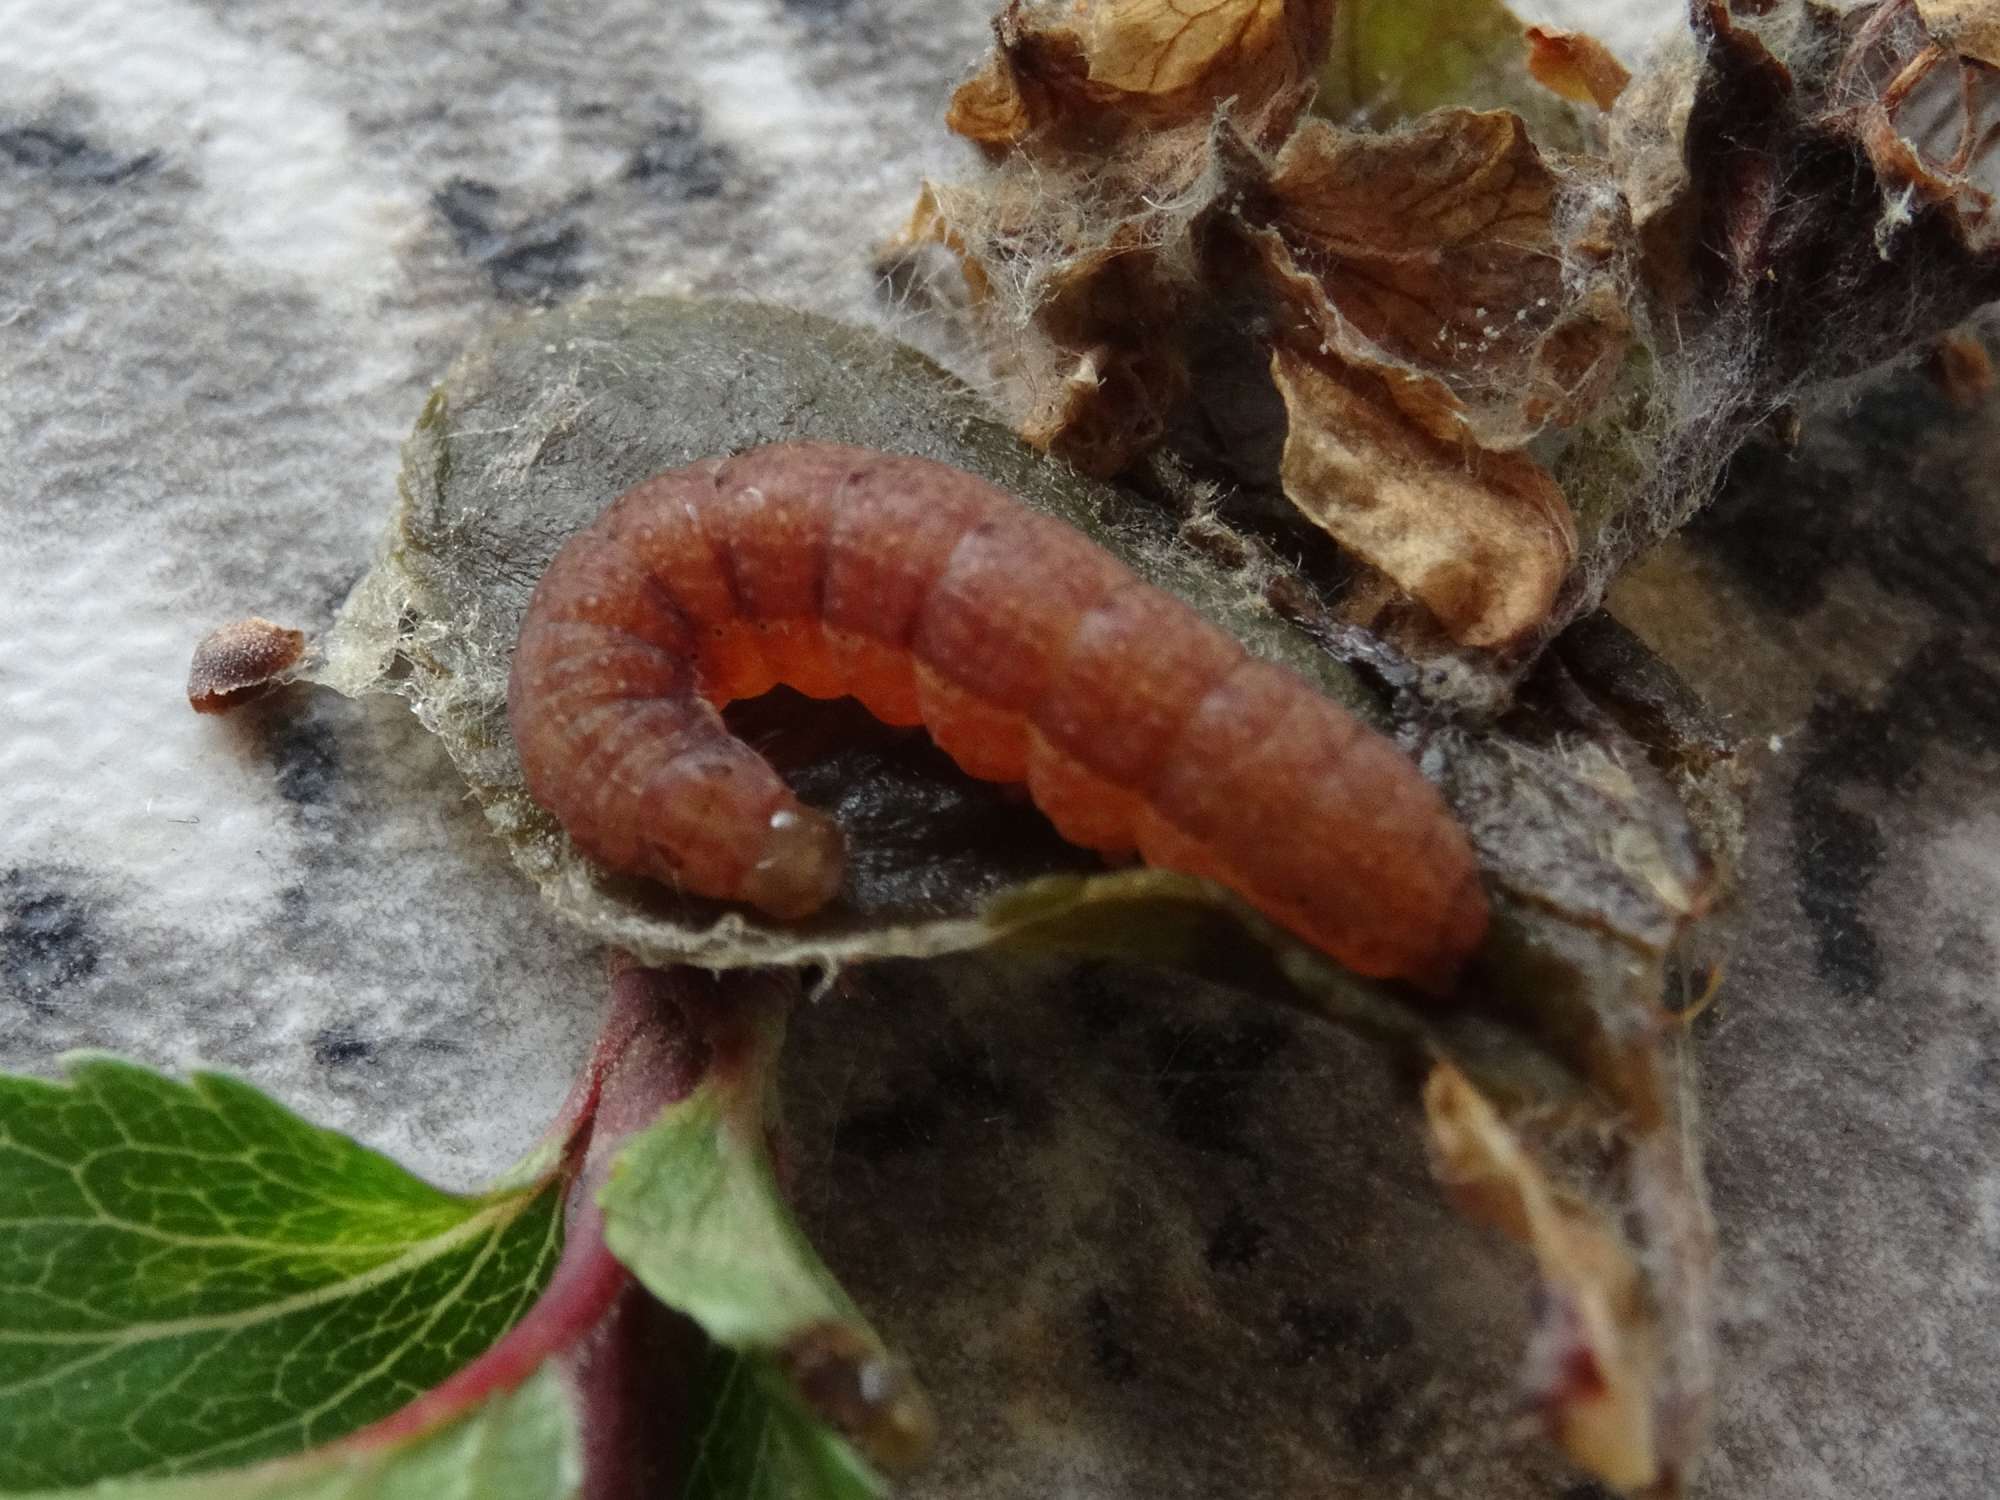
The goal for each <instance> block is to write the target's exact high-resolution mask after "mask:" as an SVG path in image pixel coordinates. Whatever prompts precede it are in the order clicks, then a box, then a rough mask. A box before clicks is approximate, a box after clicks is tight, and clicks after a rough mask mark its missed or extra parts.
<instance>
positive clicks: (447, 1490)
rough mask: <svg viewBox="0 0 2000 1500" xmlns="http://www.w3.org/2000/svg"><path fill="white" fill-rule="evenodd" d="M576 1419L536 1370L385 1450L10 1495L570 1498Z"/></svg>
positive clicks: (172, 1499) (58, 1499)
mask: <svg viewBox="0 0 2000 1500" xmlns="http://www.w3.org/2000/svg"><path fill="white" fill-rule="evenodd" d="M576 1426H577V1424H576V1416H575V1413H574V1412H573V1411H572V1410H571V1408H570V1403H569V1398H568V1396H567V1395H566V1394H565V1393H564V1391H563V1385H562V1380H561V1378H560V1377H559V1376H558V1375H556V1373H555V1372H554V1371H553V1370H550V1369H547V1368H544V1369H541V1370H538V1371H537V1372H536V1373H535V1374H534V1375H532V1376H530V1377H529V1378H528V1380H527V1381H526V1382H525V1383H524V1384H523V1385H521V1386H520V1388H519V1389H517V1390H513V1391H509V1392H507V1393H505V1394H504V1395H499V1396H495V1397H493V1398H492V1399H490V1400H488V1401H487V1402H486V1403H485V1404H484V1405H482V1406H479V1407H477V1408H475V1409H474V1410H473V1411H472V1412H470V1413H468V1414H467V1415H466V1416H463V1417H461V1418H459V1419H458V1420H457V1421H454V1422H451V1423H449V1424H447V1425H446V1426H444V1427H441V1428H438V1429H437V1430H436V1431H433V1432H427V1433H424V1434H422V1435H421V1436H418V1437H413V1438H410V1439H409V1440H407V1441H405V1442H402V1443H398V1444H395V1445H394V1446H391V1447H384V1448H370V1449H363V1450H350V1449H346V1448H341V1447H334V1448H329V1449H325V1450H322V1451H321V1452H318V1453H309V1454H304V1455H302V1456H300V1457H297V1458H291V1459H282V1460H279V1461H278V1462H276V1463H269V1464H262V1465H259V1466H257V1467H255V1468H250V1469H240V1470H237V1471H236V1472H234V1473H230V1474H197V1475H191V1476H188V1477H186V1478H182V1479H107V1480H105V1481H104V1482H102V1483H101V1484H95V1485H91V1486H89V1487H88V1488H86V1489H82V1490H60V1491H58V1490H49V1491H44V1492H42V1493H40V1494H35V1495H26V1496H21V1497H19V1500H572V1497H573V1496H575V1495H576V1493H577V1491H578V1488H579V1486H580V1485H581V1483H582V1474H583V1461H582V1457H581V1455H580V1453H579V1451H578V1449H579V1444H578V1442H577V1433H576Z"/></svg>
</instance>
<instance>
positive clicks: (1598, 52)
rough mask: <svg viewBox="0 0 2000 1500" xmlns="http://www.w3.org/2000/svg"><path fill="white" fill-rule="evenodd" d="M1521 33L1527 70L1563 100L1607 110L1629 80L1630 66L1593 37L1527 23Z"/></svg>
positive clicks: (1630, 74)
mask: <svg viewBox="0 0 2000 1500" xmlns="http://www.w3.org/2000/svg"><path fill="white" fill-rule="evenodd" d="M1525 35H1526V37H1527V39H1528V71H1529V72H1530V73H1532V74H1533V75H1534V78H1535V81H1536V82H1537V83H1539V84H1541V85H1542V86H1543V87H1544V88H1548V89H1553V90H1554V91H1555V92H1556V93H1558V94H1561V95H1562V96H1563V98H1565V99H1573V100H1575V101H1576V102H1577V103H1578V104H1594V105H1596V106H1597V107H1598V108H1599V109H1609V108H1611V106H1612V105H1614V104H1616V103H1617V102H1618V96H1619V95H1620V94H1622V93H1624V92H1625V85H1626V84H1628V83H1630V82H1631V81H1632V72H1631V69H1629V68H1627V67H1626V66H1625V64H1623V63H1622V62H1620V61H1619V60H1618V58H1617V56H1616V55H1615V54H1614V53H1613V52H1612V50H1611V49H1610V48H1609V47H1607V46H1605V45H1604V43H1602V42H1600V41H1599V40H1597V38H1596V37H1594V36H1588V35H1586V34H1585V33H1583V32H1581V31H1564V30H1562V29H1561V28H1560V27H1556V26H1530V27H1529V28H1528V29H1527V31H1526V33H1525Z"/></svg>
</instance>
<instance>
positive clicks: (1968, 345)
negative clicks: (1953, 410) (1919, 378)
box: [1925, 328, 1994, 411]
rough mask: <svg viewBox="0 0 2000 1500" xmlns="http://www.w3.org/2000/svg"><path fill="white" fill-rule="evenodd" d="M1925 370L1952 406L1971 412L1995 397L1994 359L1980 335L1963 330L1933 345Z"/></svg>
mask: <svg viewBox="0 0 2000 1500" xmlns="http://www.w3.org/2000/svg"><path fill="white" fill-rule="evenodd" d="M1925 368H1926V369H1927V370H1928V371H1929V373H1930V376H1931V379H1933V380H1935V381H1936V382H1937V386H1938V389H1939V390H1941V391H1943V392H1944V394H1945V397H1946V399H1948V400H1949V401H1950V402H1951V403H1952V405H1954V406H1956V407H1959V408H1960V409H1961V410H1964V411H1971V410H1972V409H1974V408H1975V407H1977V406H1979V405H1980V404H1981V403H1982V402H1984V401H1985V400H1986V398H1987V397H1988V396H1990V395H1992V394H1993V379H1994V377H1993V356H1992V355H1991V354H1989V353H1987V352H1986V345H1985V343H1984V341H1982V340H1981V339H1980V337H1979V335H1978V334H1976V333H1969V332H1967V331H1966V330H1964V329H1962V328H1959V329H1954V330H1953V331H1952V332H1950V333H1947V334H1945V335H1944V337H1942V338H1940V339H1939V340H1938V341H1937V343H1936V344H1934V345H1932V347H1931V353H1930V358H1929V359H1928V360H1926V361H1925Z"/></svg>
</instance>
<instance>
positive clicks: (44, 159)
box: [0, 125, 159, 187]
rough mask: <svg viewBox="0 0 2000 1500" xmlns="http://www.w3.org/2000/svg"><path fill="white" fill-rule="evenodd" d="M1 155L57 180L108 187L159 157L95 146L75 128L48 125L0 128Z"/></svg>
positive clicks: (145, 153) (134, 174)
mask: <svg viewBox="0 0 2000 1500" xmlns="http://www.w3.org/2000/svg"><path fill="white" fill-rule="evenodd" d="M0 157H4V158H6V159H7V160H8V161H10V162H12V163H13V164H14V165H15V166H17V167H25V168H26V169H27V170H29V171H31V172H42V173H46V174H47V175H48V176H50V177H52V178H54V179H55V180H56V181H57V182H80V183H89V184H91V185H93V186H96V187H108V186H110V185H111V184H113V183H118V182H123V181H125V179H126V178H128V177H136V176H137V175H138V174H139V173H141V172H143V171H145V170H146V169H147V168H148V167H150V166H152V165H153V163H154V162H155V161H157V160H158V159H159V154H158V153H157V152H153V151H147V152H143V153H142V154H140V155H138V156H120V155H118V154H117V153H116V152H112V151H106V150H105V149H104V148H103V147H102V146H93V145H91V144H90V142H89V141H87V140H85V139H84V138H83V137H82V136H80V135H77V134H75V133H74V132H72V131H67V130H56V129H52V128H50V127H48V126H44V125H22V126H17V127H16V128H14V129H12V130H0Z"/></svg>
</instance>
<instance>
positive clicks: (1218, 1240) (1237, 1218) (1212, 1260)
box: [1204, 1203, 1271, 1271]
mask: <svg viewBox="0 0 2000 1500" xmlns="http://www.w3.org/2000/svg"><path fill="white" fill-rule="evenodd" d="M1270 1237H1271V1234H1270V1231H1269V1230H1267V1229H1266V1228H1265V1227H1264V1226H1263V1225H1262V1224H1259V1223H1258V1222H1257V1221H1256V1220H1255V1219H1253V1218H1251V1217H1250V1215H1249V1214H1247V1213H1245V1212H1244V1211H1243V1205H1242V1204H1240V1203H1232V1204H1230V1205H1229V1212H1227V1213H1225V1214H1224V1215H1223V1216H1222V1222H1221V1223H1220V1224H1217V1225H1216V1226H1215V1231H1214V1233H1212V1234H1210V1235H1209V1237H1208V1250H1207V1252H1206V1254H1205V1257H1204V1258H1205V1259H1206V1260H1207V1261H1208V1268H1209V1270H1211V1271H1240V1270H1243V1269H1244V1268H1245V1267H1247V1266H1251V1265H1254V1264H1255V1263H1256V1260H1257V1257H1258V1256H1260V1255H1262V1254H1263V1253H1264V1243H1265V1241H1267V1240H1268V1239H1270Z"/></svg>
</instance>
